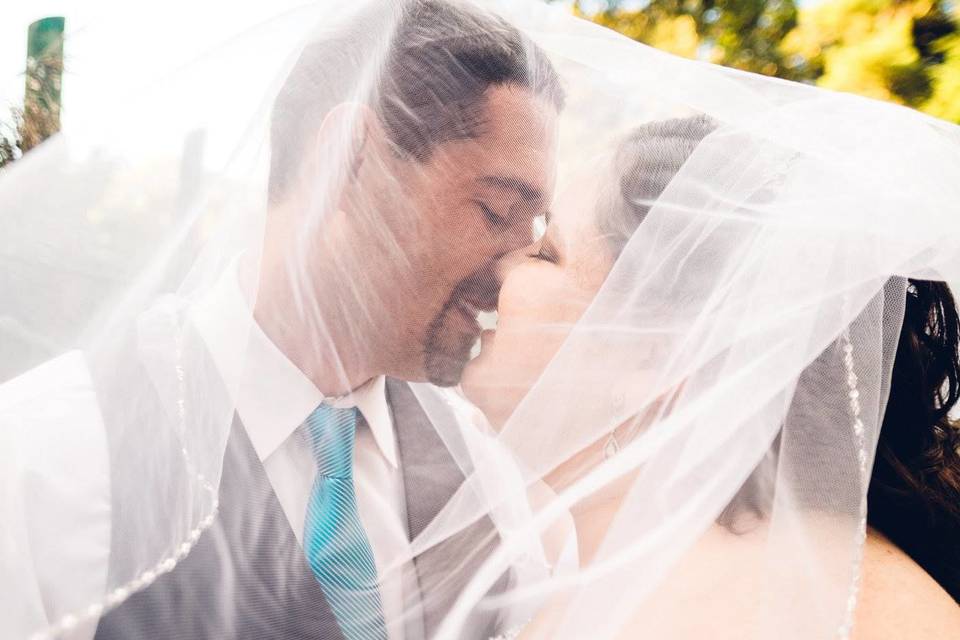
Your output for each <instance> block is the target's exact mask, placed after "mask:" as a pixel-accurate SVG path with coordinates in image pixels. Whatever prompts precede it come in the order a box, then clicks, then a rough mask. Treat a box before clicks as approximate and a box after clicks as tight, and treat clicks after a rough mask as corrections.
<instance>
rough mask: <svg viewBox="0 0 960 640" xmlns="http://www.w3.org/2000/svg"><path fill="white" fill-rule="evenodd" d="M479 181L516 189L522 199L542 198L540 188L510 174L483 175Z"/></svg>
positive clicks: (537, 199)
mask: <svg viewBox="0 0 960 640" xmlns="http://www.w3.org/2000/svg"><path fill="white" fill-rule="evenodd" d="M479 181H480V182H481V183H483V184H485V185H489V186H493V187H499V188H501V189H510V190H511V191H516V192H517V193H518V194H520V197H521V198H523V199H524V200H529V201H532V202H539V201H541V200H543V192H542V191H540V189H537V188H536V187H534V186H533V185H531V184H530V183H528V182H525V181H524V180H521V179H519V178H514V177H511V176H483V177H482V178H480V179H479Z"/></svg>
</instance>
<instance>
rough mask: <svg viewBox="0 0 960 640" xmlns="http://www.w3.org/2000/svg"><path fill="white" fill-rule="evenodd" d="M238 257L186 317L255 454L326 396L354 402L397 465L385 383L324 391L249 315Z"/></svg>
mask: <svg viewBox="0 0 960 640" xmlns="http://www.w3.org/2000/svg"><path fill="white" fill-rule="evenodd" d="M239 265H240V259H239V258H238V259H234V260H233V261H232V262H231V264H230V266H229V267H228V268H227V269H226V270H225V271H224V274H223V276H222V277H221V278H220V280H219V281H218V282H217V283H216V284H215V285H214V286H213V287H212V288H211V290H210V291H209V292H208V293H207V295H205V296H204V297H203V298H202V299H201V300H200V301H199V302H198V303H197V304H195V305H194V307H193V308H192V310H191V314H190V317H191V320H192V321H193V324H194V326H195V327H196V328H197V331H198V332H199V334H200V337H201V338H202V339H203V341H204V343H205V344H206V345H207V349H208V350H209V351H210V354H211V356H212V358H213V360H214V363H215V365H216V367H217V369H218V371H219V372H220V375H221V377H222V378H223V380H224V382H225V384H226V386H227V389H228V390H229V392H230V393H231V397H232V398H233V399H234V405H235V406H236V410H237V414H238V415H239V417H240V421H241V422H242V423H243V425H244V427H245V428H246V430H247V434H248V435H249V437H250V441H251V442H252V444H253V448H254V450H255V451H256V452H257V455H258V456H259V458H260V460H261V461H263V460H266V459H267V457H268V456H270V454H272V453H273V452H274V451H276V450H277V449H278V448H279V447H280V445H282V444H283V442H284V441H285V440H286V439H287V438H288V437H290V435H291V434H292V433H293V432H294V431H296V429H297V428H298V427H299V426H300V425H301V424H303V421H304V420H306V419H307V416H309V415H310V414H311V413H312V412H313V410H314V409H316V408H317V407H318V406H319V405H320V403H321V402H324V401H325V400H326V401H328V402H329V403H330V404H332V405H334V406H339V407H350V406H355V407H357V408H358V409H359V410H360V413H362V414H363V416H364V418H366V421H367V424H369V425H370V430H371V432H372V434H373V437H374V440H375V441H376V443H377V447H378V448H379V449H380V452H381V454H382V455H383V456H384V458H386V460H387V461H388V462H389V463H390V464H391V465H392V466H393V467H396V466H397V451H396V442H395V439H394V433H393V420H392V418H391V415H390V409H389V407H388V406H387V398H386V385H385V381H384V377H383V376H379V377H377V378H374V379H372V380H370V381H369V382H367V383H365V384H363V385H362V386H360V387H358V388H357V389H356V390H354V391H353V392H351V393H350V394H348V395H346V396H344V397H342V398H336V399H333V398H325V397H324V395H323V393H322V392H321V391H320V390H319V389H318V388H317V387H316V385H314V384H313V382H312V381H311V380H310V379H309V378H307V377H306V376H305V375H304V374H303V372H302V371H300V369H299V368H297V366H296V365H295V364H293V363H292V362H291V361H290V359H289V358H287V357H286V356H285V355H284V354H283V352H282V351H280V349H279V348H277V346H276V345H275V344H274V343H273V341H271V340H270V338H269V337H268V336H267V334H266V333H264V332H263V330H262V329H261V328H260V326H259V325H258V324H257V323H256V322H255V321H254V318H253V313H252V311H251V309H252V304H250V302H249V301H250V300H251V299H252V296H248V295H245V293H244V290H243V287H242V286H241V279H240V270H239V268H238V267H239Z"/></svg>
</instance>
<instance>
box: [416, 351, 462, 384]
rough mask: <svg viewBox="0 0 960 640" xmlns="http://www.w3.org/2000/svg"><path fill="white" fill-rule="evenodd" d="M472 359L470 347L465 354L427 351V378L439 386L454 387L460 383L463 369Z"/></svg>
mask: <svg viewBox="0 0 960 640" xmlns="http://www.w3.org/2000/svg"><path fill="white" fill-rule="evenodd" d="M469 359H470V350H469V348H468V349H467V350H466V352H465V353H463V354H460V353H458V354H456V355H451V354H446V353H443V352H437V351H427V353H426V358H425V363H424V364H425V369H426V374H427V380H429V381H430V382H431V383H432V384H435V385H437V386H438V387H452V386H455V385H457V384H459V383H460V378H462V377H463V370H464V368H466V366H467V362H469Z"/></svg>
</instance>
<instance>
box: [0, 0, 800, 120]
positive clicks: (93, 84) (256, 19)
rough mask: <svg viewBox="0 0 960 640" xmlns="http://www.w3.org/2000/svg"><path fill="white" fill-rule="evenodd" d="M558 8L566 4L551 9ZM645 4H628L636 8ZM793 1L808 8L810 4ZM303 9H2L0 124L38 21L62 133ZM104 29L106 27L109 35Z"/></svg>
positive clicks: (223, 0)
mask: <svg viewBox="0 0 960 640" xmlns="http://www.w3.org/2000/svg"><path fill="white" fill-rule="evenodd" d="M563 1H569V0H561V1H560V2H558V3H557V4H562V3H563ZM585 1H586V2H589V1H590V0H585ZM598 1H599V0H598ZM646 1H647V0H636V1H635V2H633V4H635V5H637V6H638V7H639V6H642V4H643V3H644V2H646ZM800 1H801V2H803V3H808V4H812V3H813V2H816V1H817V0H800ZM305 2H306V0H272V1H271V2H269V3H268V2H262V1H242V0H235V1H231V2H228V1H227V0H166V1H165V2H164V3H150V4H145V3H132V2H125V1H120V0H82V1H80V2H78V1H77V0H73V1H71V0H13V2H10V3H7V5H8V6H5V7H4V9H3V20H2V21H0V117H4V116H5V114H7V113H8V111H9V108H10V107H11V106H14V105H19V104H20V103H21V102H22V100H23V83H24V78H23V67H24V58H25V55H26V48H27V43H26V37H27V26H28V25H29V24H30V23H31V22H33V21H34V20H37V19H39V18H42V17H47V16H64V17H65V18H66V33H67V37H66V45H65V54H64V57H65V66H66V72H65V75H64V78H63V109H62V123H63V128H64V129H65V130H68V129H69V128H70V123H71V122H72V121H89V119H90V118H91V117H92V116H95V115H96V113H97V111H98V109H101V107H102V104H103V102H104V100H106V99H109V96H110V94H111V92H112V91H114V87H115V85H116V78H118V77H121V78H124V79H125V86H128V87H129V86H131V84H132V86H134V87H136V86H137V81H138V79H140V78H142V79H143V83H147V82H148V81H149V79H154V78H159V77H163V76H164V75H165V74H170V73H174V72H175V70H176V69H177V68H178V66H180V65H183V64H184V63H185V62H186V61H188V60H191V59H193V58H196V57H197V56H199V55H202V54H203V49H202V47H203V46H204V44H206V45H207V46H211V45H214V44H216V43H218V42H222V40H224V39H225V38H226V37H227V35H229V34H234V33H237V32H239V31H242V30H243V29H244V28H245V27H249V26H251V25H255V24H258V23H261V22H262V21H263V20H264V19H265V17H267V16H276V15H278V14H281V15H282V14H283V12H284V10H285V9H293V8H295V7H300V6H303V4H304V3H305ZM629 4H630V3H629V2H628V5H629ZM104 25H110V27H109V29H106V28H105V27H104ZM104 31H106V33H104ZM184 43H192V45H191V46H187V45H185V44H184ZM251 64H256V61H251ZM131 79H133V81H132V83H131V82H130V80H131Z"/></svg>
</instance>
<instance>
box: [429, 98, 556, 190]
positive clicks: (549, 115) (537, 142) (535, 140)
mask: <svg viewBox="0 0 960 640" xmlns="http://www.w3.org/2000/svg"><path fill="white" fill-rule="evenodd" d="M484 98H485V100H484V105H483V111H482V113H481V118H480V123H479V125H478V132H479V133H478V135H477V136H476V137H474V138H470V139H465V140H452V141H449V142H445V143H442V144H440V145H439V146H438V147H437V148H436V149H435V150H434V152H433V154H432V155H431V160H430V162H429V164H432V165H434V166H435V167H436V168H439V169H441V170H443V169H446V170H450V171H452V172H456V176H457V179H458V181H472V180H477V179H480V178H482V177H483V176H501V177H507V178H515V179H517V180H522V181H523V182H525V183H527V184H529V185H530V186H532V187H534V188H535V189H536V190H538V191H540V192H541V193H543V194H545V195H546V194H548V193H550V191H551V190H552V185H553V177H554V173H555V171H554V169H555V167H554V165H555V157H554V156H555V149H556V127H557V112H556V109H555V108H554V107H553V106H552V105H549V104H547V103H546V102H544V101H543V100H542V99H540V98H538V97H536V96H535V95H534V94H533V93H531V92H530V91H529V90H528V89H526V88H523V87H519V86H516V85H499V86H494V87H490V88H489V89H487V91H486V92H485V93H484Z"/></svg>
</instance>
